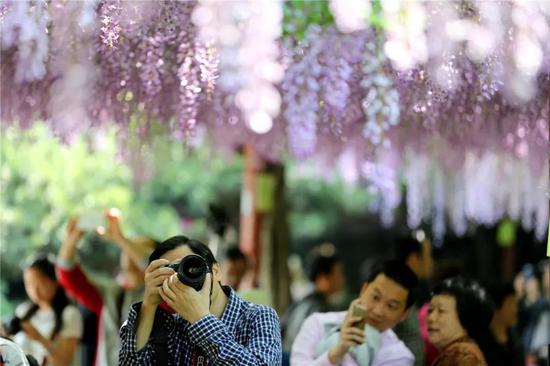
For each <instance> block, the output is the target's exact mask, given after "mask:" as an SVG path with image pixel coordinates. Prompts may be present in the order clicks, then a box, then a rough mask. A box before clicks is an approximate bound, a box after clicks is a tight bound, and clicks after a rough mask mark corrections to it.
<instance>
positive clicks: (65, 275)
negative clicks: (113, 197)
mask: <svg viewBox="0 0 550 366" xmlns="http://www.w3.org/2000/svg"><path fill="white" fill-rule="evenodd" d="M119 220H120V217H119V215H118V214H117V213H114V212H111V211H110V212H108V213H107V214H106V225H105V227H100V228H98V230H97V234H98V235H101V236H102V237H103V238H105V239H107V240H108V241H110V242H112V243H114V244H115V245H117V246H118V247H119V248H120V269H119V272H118V275H117V276H116V278H115V279H113V278H109V279H108V280H105V279H100V278H95V277H94V276H92V275H90V274H89V273H88V272H87V271H86V270H85V269H84V268H82V267H81V265H80V263H79V260H78V258H79V253H78V243H79V241H80V240H81V238H82V236H83V235H84V232H83V230H81V229H80V228H79V225H78V219H77V218H76V217H74V218H71V219H70V221H69V222H68V224H67V232H66V235H65V239H64V240H63V243H62V245H61V247H60V249H59V252H58V253H57V257H56V258H55V257H54V258H52V255H47V256H44V255H41V256H38V257H36V258H33V259H32V260H30V261H29V262H28V264H27V265H26V267H25V269H24V273H23V280H24V284H25V290H26V293H27V296H28V300H27V301H25V302H23V303H22V304H20V305H19V306H17V308H16V310H15V317H13V318H12V319H11V320H10V321H4V322H3V323H2V327H1V332H2V337H3V338H2V339H4V340H7V339H10V342H14V343H15V344H16V345H18V346H19V347H20V348H21V350H22V351H23V352H24V353H25V354H27V355H28V360H29V361H28V362H29V364H32V365H41V366H44V365H47V366H71V365H78V366H91V365H96V366H114V365H235V366H236V365H288V364H290V365H297V366H310V365H326V366H329V365H343V366H352V365H359V366H363V365H364V366H380V365H388V366H390V365H393V366H413V365H414V366H424V365H426V366H486V365H488V366H506V365H510V366H520V365H521V366H541V365H543V364H544V362H546V361H547V360H548V344H549V343H550V305H549V304H550V283H549V282H550V272H549V271H550V264H549V263H548V261H546V262H544V263H542V264H541V265H540V266H533V265H526V266H525V267H524V268H523V269H522V270H521V271H520V272H519V273H518V275H517V276H516V279H515V280H514V282H513V283H512V282H510V283H507V282H494V283H481V282H480V281H476V280H474V279H470V278H466V277H464V276H462V275H460V273H446V274H439V275H437V276H436V275H435V274H434V267H435V266H436V265H437V264H436V263H434V260H433V257H432V248H431V245H430V242H429V241H428V240H425V239H424V240H417V239H416V238H414V237H412V236H406V237H402V238H400V239H398V240H396V242H395V245H394V248H395V251H394V255H393V257H392V258H387V259H384V260H380V261H379V262H378V263H375V264H374V265H373V266H372V268H371V270H370V272H369V274H368V276H367V277H366V278H364V281H363V283H362V285H361V289H360V291H359V293H358V294H356V295H354V296H351V298H346V297H345V296H342V294H343V293H344V289H345V288H346V278H345V275H344V270H343V261H342V259H341V258H340V257H339V256H338V255H337V253H336V252H335V251H334V250H333V251H331V252H326V251H323V250H317V251H315V252H312V253H313V255H312V257H311V260H310V261H309V262H308V265H307V267H308V270H309V273H308V274H309V276H308V278H309V280H310V282H311V285H312V291H311V292H310V293H309V294H307V295H306V296H304V297H303V298H301V299H296V301H295V302H294V303H292V304H291V305H290V306H289V307H288V308H287V310H286V312H284V313H283V314H279V315H280V317H279V315H278V314H277V313H276V312H275V311H274V310H273V309H272V308H271V307H270V306H269V304H270V303H271V299H270V296H269V291H266V290H265V289H264V290H262V289H246V290H245V287H246V286H242V284H243V283H244V282H246V277H247V273H248V272H249V267H250V260H249V258H247V256H246V255H244V254H243V253H242V252H241V251H240V250H239V248H238V247H236V246H235V247H229V248H225V249H226V250H225V251H224V252H223V254H222V258H221V260H220V261H218V260H217V259H216V257H215V256H214V254H213V253H212V251H211V249H210V248H209V246H208V245H206V244H204V243H203V242H201V241H198V240H194V239H190V238H187V237H185V236H183V235H180V236H175V237H171V238H168V239H166V240H164V241H162V242H157V241H155V240H154V239H152V238H145V237H137V238H128V237H127V236H126V235H125V234H124V232H123V230H122V229H121V225H120V222H119ZM87 318H90V319H93V322H92V323H91V324H89V322H88V323H87V322H86V319H87ZM86 324H88V325H86ZM86 328H87V329H86ZM87 332H91V333H92V334H94V335H96V337H95V339H94V337H92V339H90V337H88V338H86V337H85V334H86V333H87ZM2 357H3V351H2V348H1V347H0V361H2V362H4V361H3V359H2ZM6 364H9V363H6Z"/></svg>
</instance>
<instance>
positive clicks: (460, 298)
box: [428, 277, 493, 366]
mask: <svg viewBox="0 0 550 366" xmlns="http://www.w3.org/2000/svg"><path fill="white" fill-rule="evenodd" d="M492 316H493V306H492V302H491V300H490V299H489V297H488V295H487V293H486V292H485V290H484V289H483V288H482V287H481V286H480V285H479V284H478V283H477V282H475V281H470V280H466V279H464V278H461V277H455V278H450V279H447V280H445V281H443V282H441V283H440V284H438V285H436V286H435V287H434V289H433V292H432V298H431V301H430V310H429V315H428V337H429V339H430V342H431V343H432V344H433V345H434V346H435V347H436V348H437V349H438V350H439V351H440V354H439V356H438V357H437V358H436V359H435V361H434V363H433V364H432V366H487V363H486V361H485V358H484V357H483V353H482V352H481V350H480V348H479V345H478V344H479V343H480V341H481V340H482V339H483V337H484V334H485V333H484V332H485V331H486V329H487V327H488V326H489V324H490V322H491V319H492Z"/></svg>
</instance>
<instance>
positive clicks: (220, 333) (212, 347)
mask: <svg viewBox="0 0 550 366" xmlns="http://www.w3.org/2000/svg"><path fill="white" fill-rule="evenodd" d="M246 322H247V323H248V324H239V327H242V328H241V329H248V332H247V333H248V334H247V336H246V338H247V341H246V342H245V345H242V344H240V343H238V342H237V341H236V340H235V338H234V337H233V335H232V334H230V332H229V331H228V329H227V327H226V326H225V325H224V324H223V323H222V322H221V321H220V320H218V319H216V318H215V317H214V316H212V315H208V316H205V317H204V318H202V319H200V320H199V321H198V322H196V323H194V324H192V325H191V326H190V327H189V336H190V338H191V340H192V341H193V343H195V344H197V345H198V346H199V347H200V348H201V349H202V350H203V351H204V352H206V353H207V355H208V358H210V359H211V360H213V361H214V364H216V365H218V364H220V365H227V366H246V365H250V366H252V365H254V366H275V365H280V364H281V357H282V348H281V331H280V324H279V317H278V316H277V314H276V313H275V311H274V310H273V309H271V308H268V307H260V306H258V309H257V310H256V311H255V313H254V314H252V315H251V316H250V317H249V319H248V320H247V321H246Z"/></svg>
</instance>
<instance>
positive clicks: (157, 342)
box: [149, 309, 169, 366]
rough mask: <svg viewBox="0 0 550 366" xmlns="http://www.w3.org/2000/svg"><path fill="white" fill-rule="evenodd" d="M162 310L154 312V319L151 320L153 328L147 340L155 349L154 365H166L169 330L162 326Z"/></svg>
mask: <svg viewBox="0 0 550 366" xmlns="http://www.w3.org/2000/svg"><path fill="white" fill-rule="evenodd" d="M162 316H163V315H162V310H160V309H157V311H156V312H155V320H154V321H153V329H151V335H150V336H149V342H150V343H151V345H152V346H153V349H154V350H155V361H156V363H155V364H156V365H162V366H165V365H168V354H169V352H168V339H169V332H168V330H167V329H166V328H165V327H163V321H162Z"/></svg>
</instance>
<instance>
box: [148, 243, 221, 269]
mask: <svg viewBox="0 0 550 366" xmlns="http://www.w3.org/2000/svg"><path fill="white" fill-rule="evenodd" d="M184 245H185V246H187V247H189V249H191V251H192V252H193V253H195V254H197V255H199V256H201V257H202V258H204V260H206V263H207V264H208V265H209V266H210V268H212V265H213V264H214V263H217V261H216V258H214V255H213V254H212V251H211V250H210V248H208V246H207V245H206V244H204V243H203V242H200V241H198V240H193V239H189V238H188V237H186V236H183V235H177V236H173V237H171V238H169V239H166V240H165V241H163V242H162V243H160V244H159V245H158V246H157V247H156V249H155V250H154V251H153V252H152V253H151V255H150V256H149V263H151V262H152V261H154V260H157V259H159V258H160V257H162V256H163V255H164V254H165V253H167V252H169V251H171V250H173V249H176V248H179V247H181V246H184Z"/></svg>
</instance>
